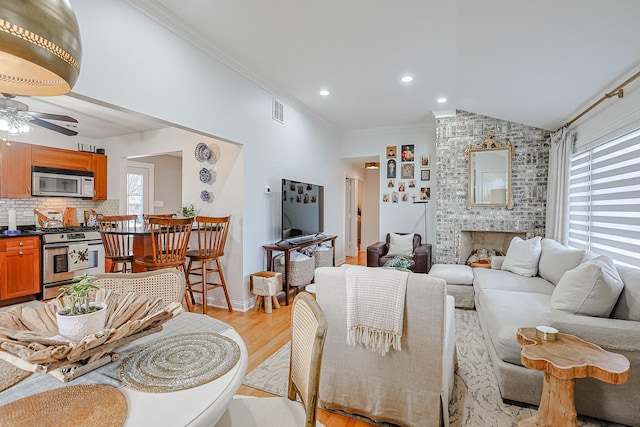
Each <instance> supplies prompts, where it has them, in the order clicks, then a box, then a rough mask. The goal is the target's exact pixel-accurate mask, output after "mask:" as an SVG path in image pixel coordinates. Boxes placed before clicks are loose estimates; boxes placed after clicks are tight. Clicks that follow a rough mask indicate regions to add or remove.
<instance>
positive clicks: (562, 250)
mask: <svg viewBox="0 0 640 427" xmlns="http://www.w3.org/2000/svg"><path fill="white" fill-rule="evenodd" d="M540 248H541V249H542V250H541V252H540V262H539V263H538V274H539V275H540V277H542V278H543V279H545V280H547V281H549V282H551V283H553V284H554V285H557V284H558V282H559V281H560V278H561V277H562V275H563V274H564V273H565V272H566V271H569V270H572V269H574V268H576V267H577V266H578V265H580V262H581V261H582V258H584V254H585V252H584V251H583V250H581V249H571V248H568V247H566V246H564V245H562V244H560V243H558V242H556V241H555V240H553V239H542V242H540Z"/></svg>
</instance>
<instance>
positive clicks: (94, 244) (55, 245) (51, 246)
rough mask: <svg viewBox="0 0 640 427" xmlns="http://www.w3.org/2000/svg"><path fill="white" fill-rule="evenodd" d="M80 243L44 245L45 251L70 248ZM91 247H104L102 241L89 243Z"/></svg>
mask: <svg viewBox="0 0 640 427" xmlns="http://www.w3.org/2000/svg"><path fill="white" fill-rule="evenodd" d="M77 243H80V242H69V243H48V244H46V245H44V249H60V248H68V247H69V246H71V245H75V244H77ZM87 245H89V246H98V245H102V241H99V242H88V243H87Z"/></svg>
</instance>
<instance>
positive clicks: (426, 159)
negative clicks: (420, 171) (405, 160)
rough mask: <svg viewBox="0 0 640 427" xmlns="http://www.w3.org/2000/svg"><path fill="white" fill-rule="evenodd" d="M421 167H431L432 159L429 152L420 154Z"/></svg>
mask: <svg viewBox="0 0 640 427" xmlns="http://www.w3.org/2000/svg"><path fill="white" fill-rule="evenodd" d="M420 167H421V168H429V167H431V159H430V156H429V155H428V154H423V155H421V156H420Z"/></svg>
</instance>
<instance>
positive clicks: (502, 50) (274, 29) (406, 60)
mask: <svg viewBox="0 0 640 427" xmlns="http://www.w3.org/2000/svg"><path fill="white" fill-rule="evenodd" d="M125 1H127V3H129V4H130V5H132V6H133V7H136V8H137V9H139V10H141V11H143V12H144V13H146V14H147V15H149V16H150V17H152V18H153V19H155V20H156V21H157V22H159V23H160V24H162V25H165V26H166V27H167V28H169V29H171V30H172V31H174V32H176V33H178V34H179V35H181V36H182V37H184V38H185V39H188V40H190V41H192V42H193V43H194V44H196V45H198V46H199V47H201V48H202V49H204V50H206V51H208V52H209V53H211V54H212V55H214V56H216V57H217V58H218V59H220V60H221V61H223V62H224V63H226V64H227V65H228V66H230V67H232V68H234V69H235V70H237V71H238V72H240V73H242V74H243V75H245V76H246V77H248V78H249V79H251V80H253V81H254V82H256V83H257V84H259V85H261V86H262V87H264V88H265V89H267V90H269V91H270V92H272V93H273V94H274V95H275V96H276V97H278V98H280V99H281V100H283V101H284V102H285V103H289V104H291V105H294V106H296V107H298V108H301V109H302V110H304V111H306V112H308V113H311V114H313V115H315V116H317V117H320V118H321V119H323V120H324V121H326V122H328V123H331V124H333V125H334V126H336V127H337V128H339V129H342V130H354V129H369V128H380V127H402V126H412V125H416V124H424V123H429V122H432V121H433V115H434V114H435V115H436V116H438V115H444V114H447V113H450V112H453V111H454V110H455V109H462V110H466V111H471V112H474V113H478V114H484V115H488V116H491V117H496V118H500V119H504V120H509V121H514V122H518V123H524V124H527V125H530V126H536V127H540V128H544V129H549V130H555V129H558V128H559V127H560V126H562V125H563V124H564V123H565V122H566V121H568V120H569V119H571V118H572V117H573V116H575V115H576V114H577V113H579V112H580V111H581V110H582V109H584V108H585V107H586V106H588V105H589V104H590V103H591V102H593V101H594V100H595V99H597V98H599V97H600V96H602V95H603V94H604V93H605V92H606V91H609V90H611V89H612V88H613V87H615V86H616V85H617V84H619V83H621V82H622V81H623V80H624V79H625V78H626V77H628V76H629V75H631V74H633V73H634V72H636V71H638V69H640V25H637V22H638V20H639V19H640V1H637V0H609V1H606V2H604V1H601V0H563V1H557V0H540V1H535V2H531V1H524V0H515V1H514V0H483V1H477V0H475V1H474V0H450V1H446V0H439V1H435V0H401V1H390V0H349V1H344V0H323V1H300V0H278V1H272V2H267V1H259V0H208V1H204V0H182V1H180V2H176V1H174V0H125ZM404 75H411V76H413V78H414V80H413V81H412V82H411V83H408V84H405V83H401V82H400V78H401V77H402V76H404ZM320 89H327V90H329V91H330V95H329V96H325V97H323V96H320V95H319V91H320ZM440 97H446V98H447V100H448V101H447V102H446V103H444V104H439V103H437V99H438V98H440ZM26 102H27V103H28V104H29V105H30V107H31V110H32V111H41V112H51V113H58V114H68V115H72V116H74V117H76V118H78V120H79V122H80V123H79V125H78V131H79V132H80V136H84V137H88V138H96V139H99V138H105V137H109V136H116V135H122V134H126V133H132V132H140V131H144V130H150V129H157V128H160V127H164V126H166V124H162V123H159V122H155V121H153V120H151V119H149V118H148V117H144V116H141V115H137V114H135V113H131V112H122V111H117V110H114V109H113V108H110V106H96V105H94V104H89V103H87V102H86V101H84V100H81V99H76V98H73V97H70V96H63V97H54V98H39V99H38V98H30V99H28V101H26Z"/></svg>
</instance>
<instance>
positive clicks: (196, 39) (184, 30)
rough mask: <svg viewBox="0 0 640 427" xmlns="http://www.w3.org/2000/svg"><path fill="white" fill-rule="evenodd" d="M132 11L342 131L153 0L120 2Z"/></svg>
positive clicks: (274, 94) (283, 99) (308, 113)
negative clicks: (137, 12)
mask: <svg viewBox="0 0 640 427" xmlns="http://www.w3.org/2000/svg"><path fill="white" fill-rule="evenodd" d="M123 1H124V2H125V3H126V4H128V5H129V6H130V7H132V8H133V9H136V10H138V11H139V12H141V13H142V14H144V15H145V16H147V17H148V18H150V19H151V20H153V21H154V22H156V23H157V24H158V25H160V26H162V27H164V28H165V29H167V30H169V31H171V32H172V33H174V34H176V35H177V36H178V37H180V38H182V39H183V40H185V41H186V42H187V43H190V44H191V45H193V46H195V47H196V48H198V49H200V50H201V51H203V52H204V53H205V54H207V55H209V56H211V57H213V58H214V59H216V60H217V61H218V62H220V63H221V64H222V65H224V66H226V67H227V68H229V69H230V70H231V71H233V72H235V73H237V74H239V75H241V76H242V77H244V78H246V79H247V80H249V81H250V82H252V83H253V84H255V85H257V86H258V87H260V88H262V89H263V90H265V91H267V92H269V93H270V94H271V95H272V96H274V97H276V98H278V100H279V101H281V102H283V103H285V104H287V105H289V106H291V107H293V108H295V109H297V110H299V111H301V112H303V113H305V114H306V115H308V116H310V117H313V118H314V119H316V120H318V121H320V122H322V123H323V124H324V125H326V126H328V127H330V128H332V129H334V130H337V131H343V129H341V128H340V127H338V126H337V125H336V124H335V123H332V122H330V121H329V120H327V119H326V118H324V117H322V116H320V115H318V114H317V113H316V112H315V111H312V110H311V109H309V108H308V107H307V106H306V105H304V104H303V103H301V102H300V101H299V100H298V99H297V98H296V97H294V96H293V95H291V94H290V93H289V92H287V91H286V90H284V89H282V88H280V87H279V86H278V85H276V84H275V83H273V82H272V81H269V80H267V79H265V78H263V77H262V76H260V75H259V74H258V73H257V72H255V71H254V70H253V69H251V68H250V67H248V66H247V65H245V64H243V63H242V62H240V61H238V60H237V59H236V58H235V57H233V56H232V55H231V54H229V53H227V52H226V51H224V50H223V49H220V48H219V47H218V46H215V45H214V44H213V43H211V41H210V40H208V39H207V38H206V37H204V36H203V35H202V33H200V32H198V31H194V30H193V28H192V26H191V25H189V24H188V23H187V22H186V21H184V20H183V19H181V18H179V17H178V16H176V15H175V14H174V13H173V12H171V11H170V10H168V9H167V8H166V7H164V6H162V5H160V4H158V3H157V2H155V1H153V0H123Z"/></svg>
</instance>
